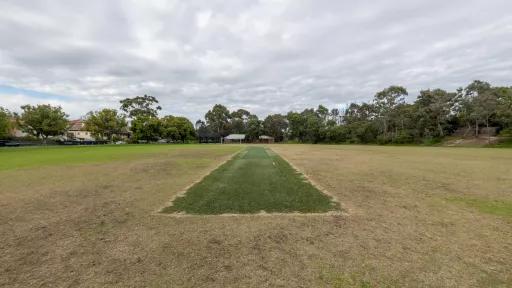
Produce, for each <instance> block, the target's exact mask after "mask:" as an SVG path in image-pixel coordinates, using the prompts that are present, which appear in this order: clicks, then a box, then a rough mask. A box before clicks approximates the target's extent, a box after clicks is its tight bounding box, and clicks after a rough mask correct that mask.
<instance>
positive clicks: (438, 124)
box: [437, 118, 444, 137]
mask: <svg viewBox="0 0 512 288" xmlns="http://www.w3.org/2000/svg"><path fill="white" fill-rule="evenodd" d="M437 129H439V135H440V136H441V137H443V136H444V132H443V127H442V126H441V121H439V118H437Z"/></svg>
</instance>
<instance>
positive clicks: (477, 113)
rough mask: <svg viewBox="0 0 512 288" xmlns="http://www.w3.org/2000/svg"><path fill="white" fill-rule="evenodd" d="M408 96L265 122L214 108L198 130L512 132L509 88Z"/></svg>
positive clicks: (477, 85)
mask: <svg viewBox="0 0 512 288" xmlns="http://www.w3.org/2000/svg"><path fill="white" fill-rule="evenodd" d="M408 95H409V93H408V91H407V90H406V89H405V88H404V87H402V86H390V87H388V88H386V89H383V90H382V91H379V92H377V93H376V94H375V96H374V97H373V99H372V101H369V102H363V103H351V104H349V105H347V106H346V107H345V108H344V109H338V108H334V109H331V110H329V109H328V108H326V107H325V106H323V105H319V106H318V107H317V108H308V109H305V110H303V111H302V112H296V111H290V112H288V113H287V114H286V115H283V114H272V115H268V116H267V117H266V118H265V119H263V120H259V119H258V117H257V116H256V115H252V114H251V113H250V112H249V111H246V110H243V109H239V110H236V111H233V112H230V111H229V110H228V109H227V108H226V107H224V106H222V105H219V104H217V105H215V106H214V107H213V108H212V109H211V110H209V111H208V112H207V113H206V115H205V121H202V120H198V121H197V122H196V128H198V129H197V131H198V136H199V137H200V138H205V139H209V138H214V137H221V136H225V135H227V134H230V133H242V134H247V136H248V138H249V139H250V140H252V139H256V138H257V137H258V136H259V135H263V134H264V135H269V136H272V137H274V138H275V140H276V141H282V140H284V139H286V140H289V141H297V142H301V143H379V144H388V143H396V144H404V143H423V142H430V143H431V142H436V141H439V140H441V139H442V138H443V137H445V136H447V135H451V134H453V133H454V132H455V131H456V130H462V131H463V133H464V134H465V135H471V136H478V135H479V133H480V131H481V130H482V129H481V128H482V127H486V128H487V130H486V131H485V132H486V133H487V134H489V135H490V129H489V127H496V128H497V129H496V131H497V132H500V133H501V134H502V135H511V134H512V87H493V86H491V85H490V84H489V83H487V82H483V81H478V80H477V81H474V82H472V83H470V84H469V85H468V86H466V87H463V88H459V89H457V90H456V91H454V92H448V91H446V90H443V89H428V90H422V91H420V93H419V95H418V96H417V97H416V99H415V101H414V102H412V103H407V102H406V101H405V98H406V96H408Z"/></svg>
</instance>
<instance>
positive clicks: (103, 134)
mask: <svg viewBox="0 0 512 288" xmlns="http://www.w3.org/2000/svg"><path fill="white" fill-rule="evenodd" d="M126 127H127V123H126V119H125V117H124V116H122V115H119V114H118V113H117V111H116V110H115V109H102V110H100V111H95V112H93V111H91V112H89V113H88V114H87V118H86V120H85V129H86V130H87V131H89V132H91V134H92V135H93V136H94V137H95V138H96V139H101V140H108V141H112V138H113V136H114V135H118V134H120V133H122V132H123V131H124V130H125V129H126Z"/></svg>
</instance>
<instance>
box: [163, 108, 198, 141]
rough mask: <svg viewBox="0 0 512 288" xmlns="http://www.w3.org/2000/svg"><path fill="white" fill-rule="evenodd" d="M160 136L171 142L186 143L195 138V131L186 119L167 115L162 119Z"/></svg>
mask: <svg viewBox="0 0 512 288" xmlns="http://www.w3.org/2000/svg"><path fill="white" fill-rule="evenodd" d="M162 135H163V137H165V138H167V139H170V140H173V141H181V142H186V141H190V140H193V139H194V138H195V135H196V131H195V130H194V125H193V124H192V122H190V121H189V120H188V119H187V118H185V117H175V116H172V115H168V116H165V117H164V118H162Z"/></svg>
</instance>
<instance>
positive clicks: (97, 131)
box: [0, 95, 196, 143]
mask: <svg viewBox="0 0 512 288" xmlns="http://www.w3.org/2000/svg"><path fill="white" fill-rule="evenodd" d="M158 103H159V102H158V100H157V99H156V98H155V97H153V96H149V95H144V96H136V97H134V98H126V99H124V100H121V101H120V104H121V106H120V108H119V110H120V111H118V110H116V109H107V108H105V109H102V110H99V111H90V112H89V113H87V115H86V116H85V117H84V120H83V121H84V124H85V127H84V130H86V131H89V132H90V133H91V134H92V135H93V136H94V138H95V139H96V140H102V141H110V142H112V141H116V140H120V139H124V136H127V135H130V141H133V142H140V141H143V142H152V141H157V140H160V139H165V140H167V141H172V142H183V143H184V142H187V141H192V140H195V137H196V135H195V130H194V126H193V124H192V123H191V122H190V121H189V120H188V119H187V118H185V117H178V116H173V115H167V116H164V117H161V118H160V117H158V111H160V110H161V109H162V108H161V107H160V106H158ZM21 110H22V112H21V114H20V115H18V114H16V113H12V112H10V111H8V110H7V109H5V108H2V107H0V139H7V138H9V137H12V135H11V131H12V130H13V129H14V128H19V129H21V131H23V132H25V133H27V134H29V135H31V136H33V137H36V138H38V139H42V140H43V141H44V142H46V139H48V138H49V137H52V136H62V135H65V134H66V131H68V129H69V128H70V123H69V121H68V119H67V118H68V115H67V114H66V113H65V112H64V111H63V109H62V107H60V106H52V105H48V104H43V105H35V106H32V105H24V106H21Z"/></svg>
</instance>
